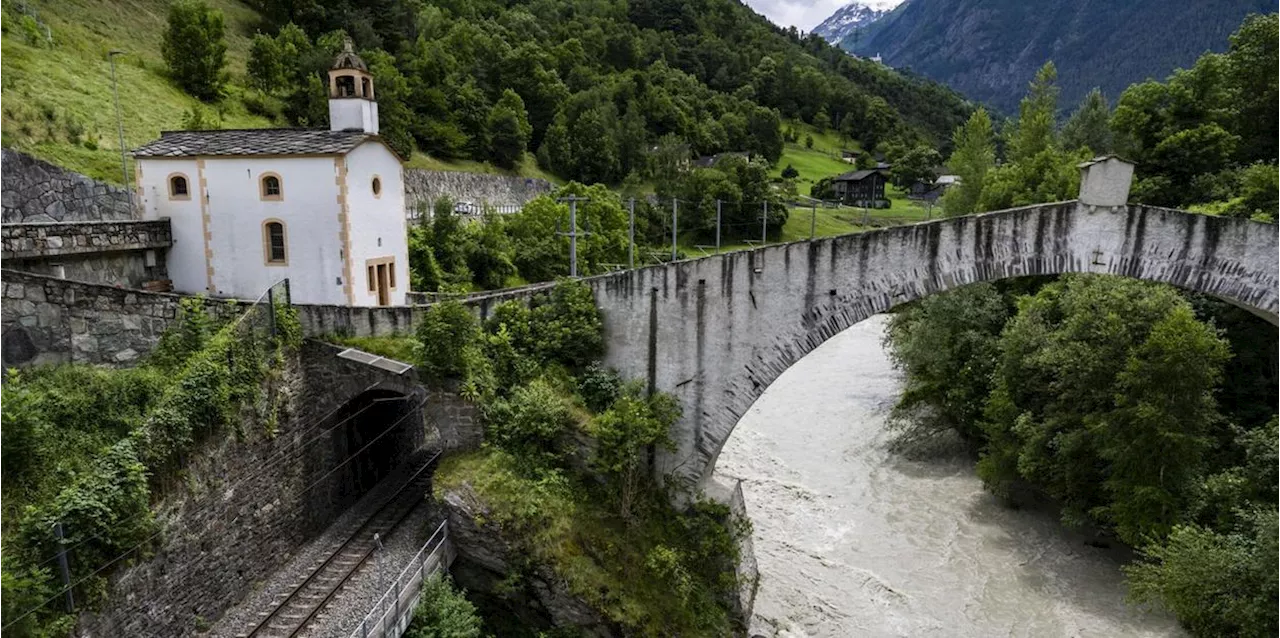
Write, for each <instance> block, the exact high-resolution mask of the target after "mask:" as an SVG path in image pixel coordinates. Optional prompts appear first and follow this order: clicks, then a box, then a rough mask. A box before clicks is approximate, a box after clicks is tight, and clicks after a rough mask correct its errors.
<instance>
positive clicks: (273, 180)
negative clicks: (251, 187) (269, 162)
mask: <svg viewBox="0 0 1280 638" xmlns="http://www.w3.org/2000/svg"><path fill="white" fill-rule="evenodd" d="M283 195H284V190H283V189H282V188H281V185H280V176H279V175H276V174H274V173H268V174H266V175H263V176H262V199H267V200H278V199H283Z"/></svg>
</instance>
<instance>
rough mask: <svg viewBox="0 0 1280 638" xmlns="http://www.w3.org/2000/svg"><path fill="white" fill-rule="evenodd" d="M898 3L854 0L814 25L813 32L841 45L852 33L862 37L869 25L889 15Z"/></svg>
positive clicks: (890, 0) (892, 0)
mask: <svg viewBox="0 0 1280 638" xmlns="http://www.w3.org/2000/svg"><path fill="white" fill-rule="evenodd" d="M898 4H899V3H898V2H895V1H894V0H888V1H884V0H880V1H877V0H853V2H850V3H849V4H846V5H844V6H843V7H840V8H839V9H836V12H835V13H833V14H831V15H830V16H828V17H827V19H826V20H823V21H822V22H821V23H820V24H818V26H816V27H814V28H813V33H814V34H816V35H818V36H820V37H821V38H822V39H824V40H826V41H827V42H830V43H831V44H835V45H839V44H841V43H842V42H843V41H844V40H845V38H848V37H850V36H851V35H855V34H856V37H861V36H862V35H863V33H865V29H866V28H867V27H869V26H871V25H872V24H874V23H875V22H876V21H877V20H879V19H881V18H883V17H884V16H886V15H889V13H890V12H892V11H893V10H894V8H895V7H896V6H897V5H898Z"/></svg>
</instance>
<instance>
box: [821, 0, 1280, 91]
mask: <svg viewBox="0 0 1280 638" xmlns="http://www.w3.org/2000/svg"><path fill="white" fill-rule="evenodd" d="M1037 5H1038V6H1037ZM1275 10H1276V6H1275V4H1274V3H1268V2H1266V1H1264V0H1209V1H1206V2H1197V3H1190V4H1174V3H1167V2H1163V1H1161V0H1137V1H1133V2H1127V3H1111V2H1106V1H1105V0H1055V1H1054V2H1046V1H1041V2H1038V3H1025V2H1019V1H1018V0H914V1H912V2H907V3H904V4H903V5H902V6H901V7H899V10H895V11H893V12H891V13H890V14H888V15H885V16H882V17H881V18H880V19H879V20H877V21H876V22H875V23H874V25H875V28H874V29H865V30H864V31H863V33H862V37H861V38H860V39H859V41H858V42H853V41H850V40H848V39H845V40H844V41H842V43H841V46H842V47H843V48H845V49H846V50H848V51H850V52H851V53H854V54H856V55H861V56H871V55H877V54H878V55H881V56H882V57H883V60H884V62H885V63H886V64H889V65H890V66H893V67H898V68H909V69H911V70H912V71H914V72H916V73H919V74H920V75H923V76H924V77H927V78H929V79H932V80H936V81H938V82H942V83H944V84H947V85H948V86H950V87H952V88H953V89H955V90H957V91H959V92H960V93H962V94H964V95H965V96H967V97H969V98H971V99H973V100H976V101H978V102H982V103H985V104H988V105H989V106H992V107H994V108H995V109H996V110H998V111H1001V112H1004V113H1012V112H1013V111H1014V110H1015V109H1016V108H1017V103H1018V99H1019V98H1020V97H1021V96H1022V94H1023V93H1024V92H1025V91H1026V87H1027V83H1028V82H1030V81H1031V78H1032V76H1033V75H1034V74H1035V71H1036V69H1038V68H1039V67H1041V66H1043V65H1044V63H1045V62H1047V61H1050V60H1052V61H1053V62H1054V63H1055V65H1056V66H1057V67H1058V74H1059V84H1060V86H1061V87H1062V95H1061V100H1060V102H1059V103H1060V104H1061V105H1062V108H1064V109H1070V108H1073V107H1074V106H1075V105H1076V104H1077V103H1078V102H1079V101H1080V99H1081V98H1083V96H1084V95H1085V93H1087V92H1088V91H1089V90H1090V89H1092V88H1093V87H1099V88H1101V89H1102V91H1103V93H1104V94H1105V95H1106V96H1107V98H1108V99H1109V100H1110V101H1112V102H1114V101H1115V100H1116V99H1117V98H1118V97H1119V95H1120V93H1121V92H1122V91H1123V90H1124V89H1125V88H1126V87H1127V86H1129V85H1130V84H1133V83H1135V82H1141V81H1143V80H1145V79H1148V78H1163V77H1165V76H1167V75H1168V74H1169V73H1171V72H1172V71H1173V70H1174V69H1177V68H1184V67H1189V66H1190V65H1192V64H1194V63H1195V60H1196V59H1197V58H1198V57H1199V56H1200V55H1201V54H1202V53H1204V52H1205V51H1224V50H1225V49H1226V47H1227V36H1229V35H1230V34H1231V32H1232V31H1234V30H1235V29H1236V27H1238V26H1239V25H1240V23H1241V21H1242V20H1243V19H1244V17H1245V16H1246V15H1247V14H1249V13H1272V12H1275Z"/></svg>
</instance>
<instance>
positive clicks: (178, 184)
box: [169, 174, 191, 199]
mask: <svg viewBox="0 0 1280 638" xmlns="http://www.w3.org/2000/svg"><path fill="white" fill-rule="evenodd" d="M169 199H191V186H190V184H189V183H188V182H187V176H186V175H182V174H177V175H170V176H169Z"/></svg>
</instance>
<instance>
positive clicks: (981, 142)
mask: <svg viewBox="0 0 1280 638" xmlns="http://www.w3.org/2000/svg"><path fill="white" fill-rule="evenodd" d="M951 140H952V143H953V144H954V145H955V150H954V151H952V153H951V159H950V160H949V161H948V165H949V166H950V167H951V170H953V171H955V173H956V175H957V176H958V177H959V178H960V183H959V184H958V185H957V186H955V187H953V188H952V189H951V190H949V191H948V192H947V194H946V196H945V197H944V198H943V202H942V205H943V210H944V211H946V214H947V215H948V216H955V215H967V214H969V213H972V212H973V211H974V207H975V206H976V205H977V202H978V197H979V196H980V195H981V194H982V185H983V182H984V181H985V180H986V177H987V173H988V172H990V171H991V168H992V167H993V166H995V163H996V144H995V134H994V132H993V131H992V129H991V116H990V115H988V114H987V111H986V109H981V108H980V109H978V110H977V111H976V112H974V114H973V115H972V116H970V117H969V121H968V122H965V123H964V124H962V125H961V126H960V128H958V129H956V132H955V134H954V135H952V137H951Z"/></svg>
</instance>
